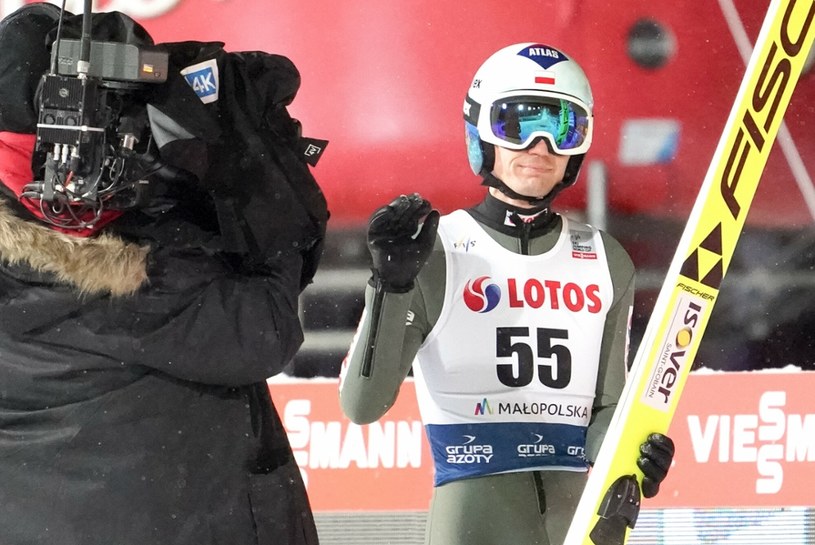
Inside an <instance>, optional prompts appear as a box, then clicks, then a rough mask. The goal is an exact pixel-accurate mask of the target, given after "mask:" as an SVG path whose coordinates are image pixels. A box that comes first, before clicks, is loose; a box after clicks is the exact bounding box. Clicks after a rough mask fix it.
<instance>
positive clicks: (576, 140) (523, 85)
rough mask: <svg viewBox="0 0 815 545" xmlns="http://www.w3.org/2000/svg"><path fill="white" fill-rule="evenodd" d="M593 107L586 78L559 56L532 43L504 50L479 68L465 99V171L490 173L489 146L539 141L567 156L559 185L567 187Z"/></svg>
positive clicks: (587, 140)
mask: <svg viewBox="0 0 815 545" xmlns="http://www.w3.org/2000/svg"><path fill="white" fill-rule="evenodd" d="M593 106H594V101H593V99H592V94H591V87H590V86H589V82H588V79H587V78H586V74H585V73H584V72H583V69H582V68H581V67H580V65H579V64H577V62H575V61H574V60H572V59H571V58H570V57H569V56H568V55H566V54H565V53H564V52H563V51H561V50H559V49H557V48H554V47H552V46H549V45H545V44H540V43H534V42H527V43H519V44H514V45H510V46H507V47H504V48H503V49H500V50H499V51H497V52H495V53H494V54H492V55H491V56H490V57H489V58H488V59H487V60H486V61H485V62H484V64H482V65H481V67H480V68H479V69H478V71H477V72H476V73H475V76H474V77H473V81H472V84H471V85H470V89H469V91H468V92H467V97H466V99H465V100H464V120H465V123H464V124H465V130H466V139H467V154H468V157H469V160H470V167H471V168H472V170H473V172H474V173H476V174H481V175H484V174H487V173H489V172H491V171H492V168H493V165H494V162H495V152H494V148H493V147H492V146H491V145H489V144H494V145H496V146H501V147H504V148H508V149H513V150H521V149H526V148H527V147H529V146H530V145H532V144H533V143H534V142H535V141H536V140H537V139H538V138H539V137H543V138H545V139H546V141H547V142H548V143H549V147H550V149H552V150H553V151H554V152H556V153H559V154H561V155H570V156H571V159H570V160H569V166H568V167H567V169H566V175H565V177H564V180H563V185H564V186H569V185H571V184H573V183H574V181H575V179H576V178H577V172H578V170H579V169H580V164H581V163H582V161H583V157H584V155H585V153H586V152H587V151H588V149H589V147H590V146H591V138H592V130H593V125H594V119H593V113H592V108H593Z"/></svg>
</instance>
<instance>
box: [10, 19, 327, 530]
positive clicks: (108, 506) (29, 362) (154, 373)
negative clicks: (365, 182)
mask: <svg viewBox="0 0 815 545" xmlns="http://www.w3.org/2000/svg"><path fill="white" fill-rule="evenodd" d="M52 8H53V6H51V7H47V5H44V4H33V5H29V6H28V7H26V8H22V9H21V10H20V11H18V12H17V13H15V14H13V15H12V16H9V17H8V18H7V19H6V20H5V21H4V24H5V25H6V26H5V27H3V28H0V42H2V44H4V45H3V47H2V48H0V57H3V56H4V55H6V54H8V53H9V52H10V51H12V50H11V49H9V48H7V47H6V42H5V41H3V40H6V39H17V38H18V37H20V36H21V34H20V33H19V29H18V28H17V27H18V25H21V28H26V25H28V27H27V28H29V29H31V28H32V24H31V23H32V22H33V23H36V24H34V25H33V26H34V27H36V30H37V31H38V32H40V33H42V32H44V31H46V30H48V29H49V28H50V26H51V25H49V21H48V18H49V17H52V16H53V11H49V10H52ZM26 10H29V11H26ZM9 29H11V30H10V31H9ZM4 31H8V32H5V33H4ZM9 37H11V38H9ZM37 43H40V42H38V41H37V40H30V44H33V45H31V47H32V48H34V49H36V47H38V46H37ZM170 49H171V50H172V51H174V52H175V53H174V55H176V57H173V58H177V56H178V55H182V53H183V51H196V52H198V51H200V50H202V49H206V50H207V51H209V50H211V49H213V48H212V47H210V46H207V47H203V46H201V45H200V44H199V45H195V44H192V45H190V46H173V47H171V48H170ZM14 51H17V52H19V49H15V50H14ZM179 51H181V53H179ZM195 55H198V53H195ZM213 55H214V56H215V57H217V59H218V62H219V63H220V64H221V68H222V73H223V74H226V75H230V76H229V77H232V78H233V79H232V81H237V80H238V79H240V77H242V75H244V76H245V75H247V70H246V69H245V67H247V66H250V65H251V66H254V67H258V66H261V67H262V66H263V65H264V64H263V63H268V62H270V58H269V57H270V56H267V55H266V54H260V53H257V54H251V55H248V56H247V57H243V56H237V57H232V56H230V55H229V54H225V53H223V51H222V50H220V49H219V47H217V46H215V47H214V53H213ZM271 57H273V59H272V60H273V61H274V62H278V61H279V59H278V58H277V57H274V56H271ZM247 58H249V59H250V60H252V59H257V62H255V61H252V62H248V61H247V60H246V59H247ZM32 59H33V57H32ZM34 60H36V59H34ZM26 66H27V67H28V80H27V79H26V78H11V77H9V78H3V77H0V83H3V85H5V84H6V83H9V84H10V85H11V84H14V83H15V82H19V83H20V84H23V85H24V86H25V88H23V89H22V90H20V89H17V88H16V87H15V89H16V90H15V89H12V91H13V93H18V94H20V96H25V97H30V92H31V89H33V88H34V87H35V86H34V85H31V84H30V81H29V80H30V78H31V77H38V75H39V74H40V73H41V71H42V70H44V69H45V68H44V64H43V63H41V62H39V63H37V62H34V61H33V60H32V62H30V63H28V64H26ZM231 66H234V67H236V68H231ZM234 74H238V75H237V76H235V75H234ZM295 74H296V72H295ZM225 81H226V80H225ZM254 81H255V82H257V80H256V79H254ZM169 83H172V82H168V84H169ZM296 84H298V85H299V79H298V80H297V81H296ZM11 87H14V85H11ZM295 88H296V86H295ZM168 89H169V86H168V87H165V88H163V90H162V91H156V94H155V96H154V97H152V98H151V99H150V100H154V101H155V103H156V104H157V107H156V111H160V112H162V115H163V117H162V119H164V120H165V121H166V119H167V116H168V115H172V114H174V113H175V112H178V110H177V108H178V100H177V99H176V98H175V96H174V94H173V93H172V92H171V91H169V90H168ZM255 91H256V93H255V94H257V93H259V94H261V95H263V94H264V93H266V94H268V89H265V90H264V89H258V88H257V87H255ZM162 93H163V94H162ZM224 93H225V94H226V95H231V94H232V93H230V92H229V89H228V88H225V89H224ZM0 94H2V95H5V92H4V91H3V92H0ZM248 94H250V95H251V94H253V93H248ZM289 95H290V96H288V97H287V99H288V100H290V99H291V98H292V97H293V93H289ZM5 96H9V95H5ZM15 96H16V95H15ZM191 96H192V98H191V99H190V98H189V97H187V98H183V99H182V100H181V102H182V103H183V102H184V101H188V100H189V101H191V102H190V107H191V108H198V109H199V113H200V112H203V113H201V115H203V116H207V115H208V116H211V117H212V119H214V120H215V125H216V126H219V127H220V128H219V130H218V131H210V132H208V133H207V134H206V136H203V133H202V132H201V131H198V132H197V131H196V130H195V128H194V127H193V128H192V129H190V130H189V132H187V131H182V132H183V134H184V135H185V138H187V140H188V141H187V142H186V143H187V144H190V143H193V144H196V143H198V144H200V143H201V142H203V145H197V146H196V145H193V146H186V148H185V149H187V150H189V149H193V148H195V149H198V150H199V151H200V150H203V154H202V155H200V156H199V158H200V160H201V161H205V162H203V163H201V164H202V165H203V167H202V169H201V171H200V172H196V173H191V172H187V173H186V175H184V176H181V177H180V178H179V179H178V180H173V179H168V178H166V177H165V178H164V179H163V180H162V182H161V184H158V185H163V186H165V189H167V188H169V189H167V190H166V191H165V192H164V193H163V194H162V195H161V196H160V198H157V199H156V200H155V201H154V202H153V206H146V207H145V208H144V209H139V210H133V211H129V212H127V213H126V214H125V215H124V216H122V218H120V219H118V220H116V221H115V222H114V223H113V224H111V225H110V226H109V227H105V228H104V229H103V230H102V231H101V232H99V233H96V234H94V235H93V236H89V237H76V236H72V235H68V234H64V233H62V232H59V231H57V230H53V229H51V228H49V227H48V226H46V225H45V224H44V223H41V222H39V221H38V220H35V219H34V218H32V217H31V216H30V215H29V214H28V213H27V211H26V210H24V209H22V207H20V206H19V203H18V202H16V200H15V199H14V198H11V197H12V195H10V193H9V191H8V189H7V188H3V187H2V184H0V189H4V191H3V194H2V195H0V543H2V544H3V545H31V544H35V543H36V544H37V545H97V544H98V545H111V544H116V545H152V544H155V545H159V544H161V545H165V544H189V545H215V544H230V545H232V544H235V545H237V544H240V545H244V544H252V545H255V544H258V545H264V544H266V545H272V544H274V545H316V543H317V541H318V540H317V535H316V530H315V525H314V521H313V517H312V513H311V509H310V506H309V502H308V498H307V494H306V490H305V486H304V484H303V480H302V478H301V475H300V472H299V468H298V466H297V464H296V463H295V461H294V458H293V455H292V452H291V448H290V446H289V442H288V439H287V437H286V433H285V430H284V428H283V426H282V424H281V421H280V419H279V417H278V414H277V412H276V410H275V407H274V405H273V403H272V400H271V399H270V394H269V389H268V386H267V383H266V379H267V378H268V377H271V376H273V375H275V374H278V373H280V372H281V371H282V369H283V367H284V366H285V365H286V364H287V363H288V362H289V361H290V360H291V359H292V357H293V356H294V354H295V353H296V351H297V349H298V348H299V346H300V345H301V343H302V341H303V332H302V329H301V325H300V321H299V318H298V312H297V305H298V296H299V294H300V292H301V291H302V288H303V286H304V285H305V284H307V283H308V282H309V281H310V280H311V277H312V276H313V273H314V270H315V269H316V266H317V261H318V259H319V252H320V243H321V240H322V236H323V234H324V229H325V221H326V220H327V210H326V209H325V202H324V200H322V194H321V193H320V192H319V188H318V187H317V186H316V183H314V182H313V180H310V179H308V176H306V175H305V174H303V177H302V178H303V179H305V185H304V187H299V188H298V187H292V186H291V183H290V178H287V177H285V176H283V177H281V176H279V172H280V169H281V168H284V167H280V166H279V165H278V164H277V163H276V161H277V160H278V159H277V157H278V155H277V154H275V153H273V152H272V151H270V150H273V149H274V148H272V147H271V144H269V142H270V141H271V136H269V134H268V133H267V132H265V128H264V127H249V126H244V128H245V130H243V131H240V130H239V129H235V128H234V127H233V124H232V120H231V119H232V118H231V117H230V116H232V115H237V114H234V112H235V111H236V110H238V109H240V107H242V106H241V105H240V104H238V101H236V100H235V99H233V100H232V101H231V102H230V104H232V107H227V106H220V110H218V111H215V112H214V113H213V110H212V109H210V110H200V107H199V105H198V104H197V103H195V102H194V100H193V99H195V100H197V98H196V97H195V95H194V93H193V94H192V95H191ZM244 102H245V101H244ZM15 104H17V105H18V104H19V102H15V100H12V99H10V100H9V101H4V100H3V99H2V97H0V125H2V126H0V131H10V132H16V133H26V132H32V125H31V123H32V115H33V116H36V111H35V110H32V108H36V106H35V105H34V103H33V102H31V101H29V102H27V103H25V108H24V109H23V110H15V109H14V108H16V106H15ZM225 104H226V103H225ZM241 104H243V105H244V106H245V104H244V103H241ZM247 107H248V106H247ZM275 111H276V112H277V113H278V114H280V112H281V109H280V108H277V109H276V110H275ZM283 113H285V109H283ZM227 114H229V116H228V115H227ZM281 115H282V114H281ZM261 117H262V116H261ZM178 118H179V119H181V118H183V116H179V117H178ZM202 119H203V118H202ZM35 120H36V117H34V118H33V121H35ZM218 120H225V122H224V124H223V125H219V121H218ZM205 125H206V126H207V127H209V126H213V125H212V123H210V122H207V123H206V124H205ZM224 127H228V128H229V127H231V128H229V129H228V130H225V129H224ZM219 131H220V132H219ZM252 131H255V132H258V133H260V134H259V135H258V134H249V133H250V132H252ZM235 132H241V134H243V135H244V138H245V139H247V140H249V141H251V142H252V143H253V145H255V146H262V143H263V142H267V144H269V147H265V148H264V150H265V151H263V152H262V153H250V154H249V159H248V160H247V161H245V162H247V165H248V166H246V168H243V169H229V168H228V167H227V165H225V164H224V163H225V162H227V161H229V160H231V159H233V158H235V157H238V155H239V154H238V152H237V150H236V149H234V148H232V149H230V147H229V145H228V141H229V140H228V139H229V138H231V139H235ZM165 133H166V131H165ZM199 133H201V134H199ZM219 134H226V136H225V137H221V136H219ZM0 136H2V134H0ZM165 136H167V135H166V134H165ZM292 139H293V140H294V139H295V137H294V136H293V137H292ZM176 140H180V139H179V138H176ZM173 141H175V140H173V138H165V142H169V143H170V144H172V142H173ZM0 144H2V142H0ZM235 146H243V143H242V141H240V140H236V143H235ZM0 148H2V146H0ZM171 149H174V150H177V149H179V147H178V146H175V147H174V146H173V145H170V146H169V147H165V148H164V149H163V150H162V151H163V152H164V154H163V155H162V156H161V158H160V159H161V160H163V161H164V162H166V163H168V164H171V163H174V162H175V163H177V165H181V164H182V163H183V160H182V159H178V158H177V157H174V156H173V155H172V154H171V153H170V150H171ZM287 149H288V148H287ZM0 151H1V150H0ZM254 151H255V152H257V148H255V150H254ZM230 153H231V154H232V155H231V156H230ZM173 159H177V160H176V161H173ZM0 160H2V156H0ZM299 161H300V160H299V159H296V158H293V156H292V155H291V154H289V155H288V156H287V157H286V159H285V160H284V161H283V163H284V166H285V164H289V165H290V168H298V169H305V168H306V167H305V165H304V164H301V163H300V162H299ZM291 165H294V166H291ZM199 166H201V165H199ZM178 168H182V167H180V166H179V167H178ZM305 173H306V174H307V170H306V171H305ZM247 174H249V175H251V176H252V177H248V178H242V179H241V178H240V177H241V176H246V175H247ZM301 174H302V172H301ZM216 177H217V178H218V179H216ZM236 177H237V178H236ZM219 181H220V182H221V183H218V182H219ZM238 181H240V182H241V183H240V184H237V183H236V182H238ZM0 182H2V180H0ZM193 186H194V187H193ZM210 186H211V187H217V188H218V191H219V192H220V193H217V194H216V192H215V191H213V190H212V189H211V187H210ZM252 187H254V188H255V189H257V191H252ZM230 188H236V189H235V190H234V191H232V190H231V189H230ZM270 188H273V189H270ZM304 195H305V196H304ZM219 199H220V200H219ZM271 199H277V200H280V199H282V202H284V203H285V207H284V208H276V209H274V208H272V207H271V204H272V203H271ZM252 207H256V208H252ZM255 209H257V210H266V213H267V216H268V215H270V214H274V221H270V222H268V223H264V222H263V221H262V220H261V214H259V213H257V212H253V211H252V210H255ZM224 210H226V212H224ZM226 216H231V219H232V221H234V224H235V225H236V226H237V227H235V228H236V229H237V235H236V234H235V233H232V234H228V233H225V232H224V231H225V229H224V220H225V217H226ZM233 227H234V226H233ZM241 233H243V235H241ZM236 240H237V241H239V242H241V244H237V243H234V241H236Z"/></svg>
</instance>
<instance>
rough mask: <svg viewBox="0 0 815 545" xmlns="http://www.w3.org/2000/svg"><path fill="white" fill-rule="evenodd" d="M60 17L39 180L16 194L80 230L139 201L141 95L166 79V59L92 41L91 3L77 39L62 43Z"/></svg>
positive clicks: (146, 138) (144, 149)
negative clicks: (106, 214) (109, 212)
mask: <svg viewBox="0 0 815 545" xmlns="http://www.w3.org/2000/svg"><path fill="white" fill-rule="evenodd" d="M64 13H65V12H64V10H62V11H61V13H60V19H59V25H58V27H57V33H56V38H55V41H54V42H53V45H52V49H51V60H50V69H49V71H48V72H47V73H46V74H44V75H43V76H42V79H41V82H40V87H39V99H38V105H39V117H38V121H37V135H36V147H35V154H37V155H38V156H39V157H40V158H41V159H42V161H43V167H42V172H43V176H42V180H36V181H34V182H32V183H31V184H28V185H27V186H26V187H25V189H24V192H23V194H22V197H23V198H27V199H29V200H30V201H31V202H34V203H36V205H38V206H39V208H40V211H41V212H42V214H43V217H44V218H45V220H46V221H48V222H49V223H51V224H53V225H55V226H58V227H61V228H63V229H86V228H89V227H91V226H93V225H94V224H95V223H96V222H97V221H98V220H99V218H100V216H101V214H102V211H103V210H124V209H127V208H131V207H133V206H136V205H138V204H139V202H140V201H141V200H142V195H143V193H144V191H145V189H146V186H147V184H148V182H147V181H146V177H147V174H148V173H149V161H146V160H145V157H146V156H147V154H148V150H149V147H150V131H149V123H148V120H147V114H146V109H145V107H144V103H143V100H142V99H141V98H140V91H143V90H145V88H146V87H148V86H150V85H151V84H156V83H163V82H164V81H166V79H167V70H168V54H167V53H166V52H163V51H160V50H159V49H158V48H155V47H151V46H143V45H139V46H137V45H134V44H132V43H123V42H109V41H94V40H92V38H91V27H92V12H91V1H90V0H86V1H85V8H84V12H83V15H82V34H81V39H79V40H75V39H64V38H63V37H62V26H63V19H64Z"/></svg>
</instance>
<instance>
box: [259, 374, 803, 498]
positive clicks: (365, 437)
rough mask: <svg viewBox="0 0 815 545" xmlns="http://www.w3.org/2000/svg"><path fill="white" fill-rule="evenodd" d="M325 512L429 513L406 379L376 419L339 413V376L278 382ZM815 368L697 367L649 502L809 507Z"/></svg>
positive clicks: (421, 446)
mask: <svg viewBox="0 0 815 545" xmlns="http://www.w3.org/2000/svg"><path fill="white" fill-rule="evenodd" d="M269 388H270V391H271V393H272V398H273V399H274V402H275V405H276V406H277V409H278V411H279V412H280V415H281V418H282V419H283V423H284V425H285V427H286V430H287V432H288V434H289V439H290V441H291V445H292V449H293V450H294V454H295V457H296V458H297V462H298V464H299V465H300V468H301V471H302V472H303V475H304V477H305V478H306V482H307V485H308V490H309V497H310V498H311V502H312V506H313V507H314V510H315V511H317V512H320V511H422V510H426V509H427V506H428V502H429V501H430V495H431V491H432V477H433V463H432V460H431V459H430V450H429V448H428V445H427V442H426V440H425V438H424V431H423V429H422V425H421V421H420V418H419V411H418V407H417V406H416V398H415V390H414V387H413V383H412V381H410V380H408V381H407V382H405V384H404V385H403V387H402V391H401V393H400V394H399V399H398V400H397V402H396V404H395V405H394V406H393V408H392V409H391V410H390V411H389V412H388V414H387V415H385V417H383V418H382V419H381V420H380V421H379V422H376V423H373V424H370V425H365V426H358V425H356V424H353V423H351V422H350V421H349V420H348V419H347V418H346V417H345V416H344V415H343V414H342V411H341V410H340V407H339V399H338V393H337V391H338V385H337V381H336V380H297V381H289V380H286V379H278V380H272V381H270V383H269ZM813 391H815V372H754V373H716V374H707V373H704V374H702V373H692V374H691V375H690V377H689V378H688V383H687V385H686V387H685V392H684V396H683V398H682V401H681V403H680V404H679V407H678V410H677V414H676V416H675V418H674V420H673V423H672V426H671V429H670V432H669V435H670V436H671V437H672V438H673V439H674V441H675V443H676V445H677V453H676V457H675V460H674V466H673V467H672V468H671V471H670V473H669V475H668V478H667V479H666V480H665V482H664V483H663V485H662V490H661V492H660V494H659V495H658V496H657V497H656V498H653V499H649V500H645V502H644V507H645V508H646V509H648V508H708V507H728V508H756V507H793V506H812V505H815V503H813V496H812V493H811V490H812V486H813V484H815V407H814V406H813V405H812V403H811V402H809V401H808V400H809V399H811V393H812V392H813Z"/></svg>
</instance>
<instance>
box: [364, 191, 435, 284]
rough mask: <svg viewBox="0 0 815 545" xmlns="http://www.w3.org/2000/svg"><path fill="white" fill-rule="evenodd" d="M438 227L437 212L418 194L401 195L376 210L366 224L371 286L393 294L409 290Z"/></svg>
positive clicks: (430, 247) (428, 254) (428, 251)
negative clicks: (370, 262) (370, 263)
mask: <svg viewBox="0 0 815 545" xmlns="http://www.w3.org/2000/svg"><path fill="white" fill-rule="evenodd" d="M422 218H424V222H423V223H422ZM420 223H421V230H420V229H419V227H420ZM438 226H439V213H438V211H436V210H433V209H432V207H431V206H430V202H428V201H426V200H424V199H423V198H421V197H420V196H419V194H418V193H414V194H413V195H410V196H405V195H401V196H400V197H397V198H396V199H394V200H393V201H392V202H391V203H390V204H388V205H387V206H383V207H382V208H379V209H377V210H376V211H375V212H374V213H373V215H372V216H371V219H370V220H369V221H368V250H369V251H370V252H371V257H372V258H373V267H372V272H373V278H372V279H371V284H372V285H373V286H376V285H377V284H379V285H381V286H382V288H383V289H384V290H385V291H388V292H393V293H405V292H407V291H409V290H411V289H412V288H413V281H414V280H415V279H416V275H417V274H419V271H420V270H421V268H422V267H424V264H425V263H426V262H427V258H428V257H429V256H430V252H431V250H432V249H433V243H434V242H435V240H436V230H437V228H438Z"/></svg>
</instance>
